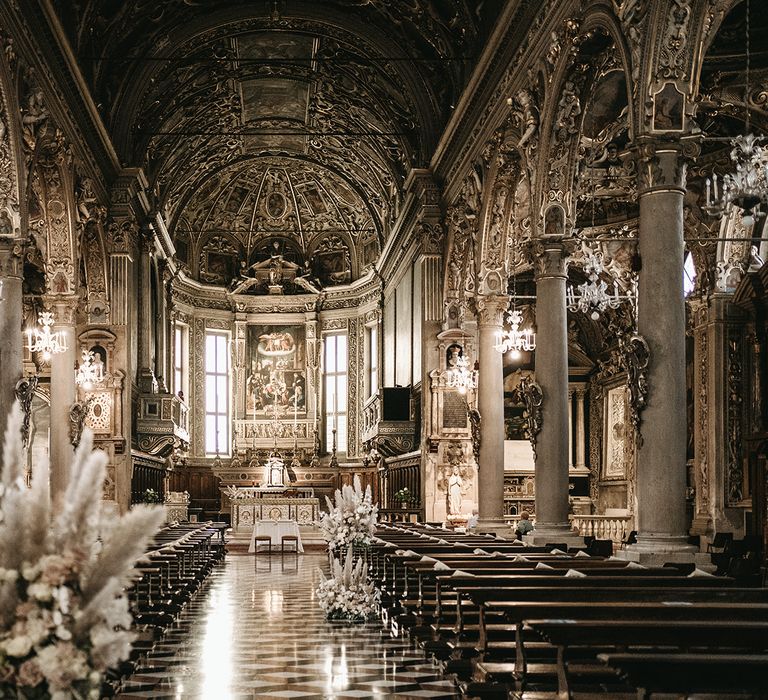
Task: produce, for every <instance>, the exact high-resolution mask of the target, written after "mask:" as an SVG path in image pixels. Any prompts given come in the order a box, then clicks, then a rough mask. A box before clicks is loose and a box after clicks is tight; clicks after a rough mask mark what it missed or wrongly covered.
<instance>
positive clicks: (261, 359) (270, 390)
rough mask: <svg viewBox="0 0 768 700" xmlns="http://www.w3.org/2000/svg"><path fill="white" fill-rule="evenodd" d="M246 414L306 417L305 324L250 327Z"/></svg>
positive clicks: (270, 416)
mask: <svg viewBox="0 0 768 700" xmlns="http://www.w3.org/2000/svg"><path fill="white" fill-rule="evenodd" d="M247 352H248V362H249V374H248V379H247V380H246V383H245V392H246V393H245V407H246V413H247V414H248V415H250V416H253V417H256V418H259V417H264V418H272V417H274V416H275V414H277V416H278V417H283V418H285V417H288V418H291V417H294V416H296V417H302V418H303V417H306V415H307V401H306V388H307V372H306V339H305V334H304V326H276V325H258V326H249V327H248V351H247Z"/></svg>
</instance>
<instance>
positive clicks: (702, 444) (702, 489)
mask: <svg viewBox="0 0 768 700" xmlns="http://www.w3.org/2000/svg"><path fill="white" fill-rule="evenodd" d="M698 341H699V342H698V348H696V353H697V355H696V357H697V370H696V371H697V374H698V377H697V379H698V385H699V386H698V389H699V390H698V392H697V398H698V421H697V423H698V425H697V426H696V433H697V434H698V438H699V439H698V441H697V443H696V449H695V455H694V456H695V459H696V464H697V467H696V482H697V483H698V489H697V496H698V499H697V500H698V510H699V512H706V510H707V509H708V508H709V460H708V455H709V400H708V392H707V388H708V385H709V382H708V379H709V372H708V370H707V367H708V363H709V347H708V342H709V341H708V334H707V329H706V328H702V329H701V330H700V331H699V333H698Z"/></svg>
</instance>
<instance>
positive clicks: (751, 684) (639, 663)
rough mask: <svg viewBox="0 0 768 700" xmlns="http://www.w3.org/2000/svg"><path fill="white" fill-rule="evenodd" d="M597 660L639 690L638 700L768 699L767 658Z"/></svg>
mask: <svg viewBox="0 0 768 700" xmlns="http://www.w3.org/2000/svg"><path fill="white" fill-rule="evenodd" d="M598 658H599V659H600V660H601V661H604V662H605V663H606V664H607V665H608V666H610V667H611V668H614V669H618V672H619V673H620V674H621V675H622V676H623V677H624V678H626V679H627V680H628V681H629V683H631V684H632V685H633V686H635V687H636V688H639V689H640V694H639V695H638V697H639V698H643V699H644V698H648V697H650V695H651V693H711V694H717V697H718V698H723V697H728V696H729V695H733V694H736V693H742V694H748V696H749V697H751V698H765V697H766V678H768V654H748V655H746V654H710V653H685V654H674V653H669V652H663V653H659V652H653V653H624V654H599V655H598Z"/></svg>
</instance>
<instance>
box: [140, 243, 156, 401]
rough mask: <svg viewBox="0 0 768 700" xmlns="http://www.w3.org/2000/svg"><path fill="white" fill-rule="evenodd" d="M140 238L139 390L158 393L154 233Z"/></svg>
mask: <svg viewBox="0 0 768 700" xmlns="http://www.w3.org/2000/svg"><path fill="white" fill-rule="evenodd" d="M142 233H143V235H142V236H141V238H140V239H139V294H138V297H139V377H138V381H139V391H141V392H142V393H147V394H153V393H157V379H156V378H155V373H154V371H153V369H152V366H153V364H154V363H153V360H152V339H153V332H152V331H153V326H154V321H153V318H152V249H153V245H152V236H153V235H154V234H152V232H151V231H149V230H144V231H143V232H142Z"/></svg>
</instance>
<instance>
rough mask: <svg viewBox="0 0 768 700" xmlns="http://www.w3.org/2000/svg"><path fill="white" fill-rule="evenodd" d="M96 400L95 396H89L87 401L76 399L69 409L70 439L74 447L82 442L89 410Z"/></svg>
mask: <svg viewBox="0 0 768 700" xmlns="http://www.w3.org/2000/svg"><path fill="white" fill-rule="evenodd" d="M94 400H95V397H94V396H89V397H88V398H87V399H85V401H75V403H73V404H72V406H71V408H70V409H69V441H70V442H71V443H72V447H74V448H77V446H78V445H79V444H80V438H81V437H82V435H83V428H84V427H85V419H86V418H87V416H88V411H90V410H91V405H92V404H93V402H94Z"/></svg>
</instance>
